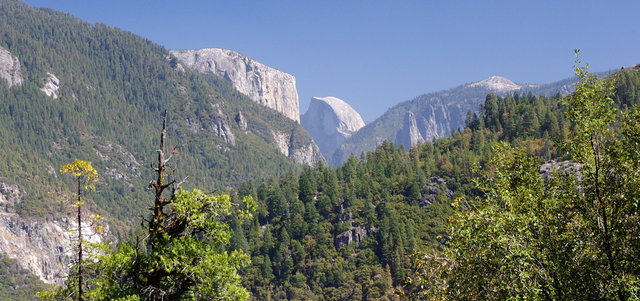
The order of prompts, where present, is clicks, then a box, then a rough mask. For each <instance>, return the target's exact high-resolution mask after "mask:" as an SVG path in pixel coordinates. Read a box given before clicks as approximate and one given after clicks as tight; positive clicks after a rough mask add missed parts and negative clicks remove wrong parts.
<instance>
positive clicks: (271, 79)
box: [171, 48, 300, 122]
mask: <svg viewBox="0 0 640 301" xmlns="http://www.w3.org/2000/svg"><path fill="white" fill-rule="evenodd" d="M171 54H172V55H174V56H175V57H176V58H177V59H178V60H179V61H180V62H181V63H183V64H184V65H185V66H186V67H187V68H189V69H191V70H194V71H197V72H200V73H210V74H215V75H218V76H220V77H222V78H224V79H226V80H228V81H229V82H231V83H232V84H233V86H234V87H235V88H236V89H237V90H238V91H240V92H241V93H243V94H245V95H247V96H249V98H251V99H252V100H253V101H255V102H257V103H259V104H262V105H264V106H266V107H269V108H271V109H274V110H276V111H278V112H280V113H282V114H284V115H285V116H287V117H289V118H290V119H293V120H295V121H297V122H300V109H299V104H298V91H297V90H296V78H295V77H294V76H293V75H291V74H288V73H285V72H282V71H280V70H277V69H274V68H272V67H269V66H267V65H264V64H262V63H260V62H258V61H256V60H254V59H252V58H250V57H248V56H245V55H243V54H240V53H238V52H235V51H233V50H227V49H220V48H208V49H200V50H172V51H171Z"/></svg>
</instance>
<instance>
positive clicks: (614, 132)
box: [410, 61, 640, 300]
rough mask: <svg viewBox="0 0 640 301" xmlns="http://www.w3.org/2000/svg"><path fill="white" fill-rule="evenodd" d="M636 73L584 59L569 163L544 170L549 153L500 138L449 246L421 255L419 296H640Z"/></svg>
mask: <svg viewBox="0 0 640 301" xmlns="http://www.w3.org/2000/svg"><path fill="white" fill-rule="evenodd" d="M634 69H636V71H624V72H621V73H619V74H616V75H615V76H613V77H612V78H611V79H610V80H607V81H602V80H599V79H597V77H596V76H594V75H591V74H588V73H587V72H586V71H585V69H584V68H583V67H581V65H580V62H579V61H578V62H577V67H576V74H577V75H578V76H579V77H580V79H581V82H580V83H579V84H578V85H577V86H576V92H575V93H574V94H572V95H570V96H569V97H567V98H565V99H563V102H562V105H563V106H562V108H563V111H565V113H566V116H567V119H568V120H570V122H571V124H572V127H571V130H570V135H569V136H567V137H566V139H564V140H562V141H560V142H559V145H560V146H561V153H562V154H563V155H564V156H566V158H568V159H570V160H571V161H567V162H565V164H556V165H555V166H554V165H552V168H551V170H550V171H549V172H548V173H546V174H545V175H543V176H541V174H540V173H541V172H540V163H541V161H542V160H544V158H543V157H541V156H540V155H537V154H535V153H532V152H528V151H527V150H526V149H525V148H523V147H514V146H512V145H509V144H506V143H502V144H499V145H498V146H497V147H496V150H495V152H494V155H493V156H492V159H491V160H490V162H489V163H488V164H487V168H486V169H485V170H484V171H483V172H482V173H481V176H480V177H479V178H478V180H477V184H476V187H477V188H478V189H480V190H481V191H482V194H481V195H480V196H478V197H476V198H461V199H459V200H457V201H456V202H454V205H455V207H456V208H455V210H454V212H455V214H454V215H453V216H452V218H451V220H450V224H449V226H448V230H447V231H448V233H449V234H450V235H451V238H450V240H449V241H448V242H447V248H445V249H444V251H443V252H439V251H436V250H431V251H428V252H423V253H421V254H419V256H417V258H418V260H417V262H416V263H415V267H416V273H415V274H414V275H413V276H412V277H411V278H410V280H411V286H410V288H411V289H412V291H411V292H412V296H414V297H416V298H419V299H431V300H446V299H451V300H459V299H465V300H504V299H509V298H514V299H532V300H539V299H544V300H637V299H638V297H639V293H640V281H639V279H640V278H639V276H640V270H639V269H638V265H637V262H638V261H637V259H638V256H640V244H639V243H640V241H639V237H640V233H638V230H639V229H640V228H638V225H637V222H638V220H639V219H640V211H638V200H639V199H640V195H639V194H638V192H639V191H640V182H639V181H638V179H639V177H638V175H639V173H640V157H639V154H640V152H638V145H640V144H639V143H640V132H639V131H640V107H638V106H637V104H638V98H637V96H635V95H637V94H635V95H634V93H635V91H637V87H638V81H637V79H638V72H637V68H634ZM613 85H615V86H616V88H615V89H613ZM627 89H630V90H627ZM612 93H613V94H612Z"/></svg>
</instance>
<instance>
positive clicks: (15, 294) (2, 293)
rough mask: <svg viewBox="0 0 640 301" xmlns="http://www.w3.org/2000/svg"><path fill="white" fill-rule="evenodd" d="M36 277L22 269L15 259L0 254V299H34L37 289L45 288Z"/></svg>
mask: <svg viewBox="0 0 640 301" xmlns="http://www.w3.org/2000/svg"><path fill="white" fill-rule="evenodd" d="M45 288H46V285H45V284H43V283H42V282H41V281H40V279H38V277H36V276H34V275H33V274H31V272H30V271H27V270H25V269H22V268H21V267H20V265H18V263H16V261H15V260H13V259H9V258H7V257H6V256H5V255H4V254H2V255H0V299H1V300H35V294H36V292H37V291H39V290H42V289H45Z"/></svg>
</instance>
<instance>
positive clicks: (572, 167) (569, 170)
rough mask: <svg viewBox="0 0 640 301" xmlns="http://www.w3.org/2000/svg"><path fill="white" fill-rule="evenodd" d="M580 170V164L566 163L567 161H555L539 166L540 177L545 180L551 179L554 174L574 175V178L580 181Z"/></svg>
mask: <svg viewBox="0 0 640 301" xmlns="http://www.w3.org/2000/svg"><path fill="white" fill-rule="evenodd" d="M581 168H582V164H580V163H577V162H573V161H568V160H565V161H560V162H558V161H556V160H550V161H546V162H544V163H542V165H540V169H539V172H540V176H541V177H543V178H545V179H546V178H549V177H552V176H553V175H554V173H558V174H568V175H575V177H576V178H577V179H578V180H581V179H582V172H581V171H580V169H581Z"/></svg>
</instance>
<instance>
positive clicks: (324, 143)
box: [302, 96, 365, 156]
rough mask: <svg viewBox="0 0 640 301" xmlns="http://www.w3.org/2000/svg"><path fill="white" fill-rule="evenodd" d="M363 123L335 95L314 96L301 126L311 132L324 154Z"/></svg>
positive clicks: (328, 153) (334, 147) (334, 148)
mask: <svg viewBox="0 0 640 301" xmlns="http://www.w3.org/2000/svg"><path fill="white" fill-rule="evenodd" d="M364 125H365V123H364V121H363V120H362V117H361V116H360V114H359V113H358V112H356V110H354V109H353V108H352V107H351V106H350V105H349V104H348V103H346V102H345V101H343V100H342V99H339V98H336V97H331V96H328V97H314V98H312V99H311V103H310V104H309V109H307V112H306V113H305V114H304V115H303V116H302V126H303V127H304V128H305V129H306V130H307V131H308V132H309V134H311V137H313V139H314V140H315V142H316V144H318V147H319V148H320V152H322V154H323V155H324V156H328V155H330V154H332V153H333V152H334V151H335V150H336V148H337V147H338V146H339V145H340V144H342V142H343V141H344V140H345V139H346V138H349V137H351V135H352V134H353V133H354V132H356V131H358V130H359V129H360V128H362V127H363V126H364Z"/></svg>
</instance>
